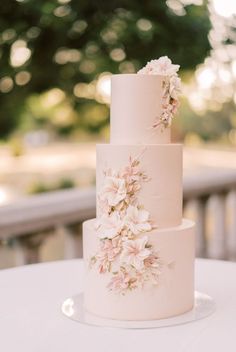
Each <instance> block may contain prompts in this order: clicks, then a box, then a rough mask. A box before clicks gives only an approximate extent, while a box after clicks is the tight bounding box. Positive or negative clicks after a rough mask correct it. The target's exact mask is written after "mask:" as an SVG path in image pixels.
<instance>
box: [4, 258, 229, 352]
mask: <svg viewBox="0 0 236 352" xmlns="http://www.w3.org/2000/svg"><path fill="white" fill-rule="evenodd" d="M82 289H83V263H82V261H80V260H70V261H63V262H54V263H45V264H37V265H29V266H25V267H20V268H16V269H9V270H3V271H1V272H0V351H1V352H87V351H89V352H92V351H94V352H100V351H101V352H108V351H109V352H118V351H119V352H125V351H129V352H133V351H135V352H149V351H153V352H154V351H158V352H165V351H171V352H178V351H186V352H193V351H196V352H203V351H209V352H211V351H214V352H217V351H220V352H222V351H225V352H226V351H227V352H229V351H236V264H235V263H230V262H220V261H210V260H197V261H196V289H197V290H198V291H201V292H205V293H207V294H209V295H211V296H212V297H213V298H214V299H215V301H216V304H217V311H216V312H215V313H214V314H213V315H212V316H210V317H208V318H205V319H203V320H199V321H196V322H193V323H189V324H185V325H180V326H175V327H168V328H159V329H149V330H124V329H114V328H99V327H93V326H86V325H81V324H79V323H77V322H74V321H72V320H70V319H68V318H66V317H64V316H63V315H62V313H61V311H60V306H61V303H62V302H63V300H64V299H65V298H67V297H70V296H71V295H74V294H76V293H78V292H79V291H81V290H82Z"/></svg>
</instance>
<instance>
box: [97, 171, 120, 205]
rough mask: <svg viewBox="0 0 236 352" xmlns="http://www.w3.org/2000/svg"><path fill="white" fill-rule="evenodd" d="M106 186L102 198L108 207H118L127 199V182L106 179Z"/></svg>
mask: <svg viewBox="0 0 236 352" xmlns="http://www.w3.org/2000/svg"><path fill="white" fill-rule="evenodd" d="M105 181H106V182H105V185H104V187H103V188H102V191H101V193H100V195H99V196H100V198H101V200H103V201H107V203H108V205H110V206H116V205H117V204H118V203H119V202H120V201H122V200H123V199H125V197H126V184H125V180H124V179H122V178H119V177H113V176H110V177H106V179H105Z"/></svg>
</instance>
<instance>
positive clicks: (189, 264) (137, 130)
mask: <svg viewBox="0 0 236 352" xmlns="http://www.w3.org/2000/svg"><path fill="white" fill-rule="evenodd" d="M178 69H179V66H178V65H173V64H172V63H171V61H170V59H168V58H167V57H161V58H160V59H158V60H152V61H151V62H149V63H148V64H147V65H146V66H145V67H144V68H143V69H142V70H140V71H139V72H138V73H137V74H120V75H114V76H113V77H112V79H111V82H112V100H111V138H110V144H100V145H98V146H97V176H96V180H97V218H96V219H92V220H88V221H85V222H84V225H83V250H84V259H85V265H86V283H85V291H84V305H85V309H86V310H87V311H88V312H90V313H93V314H95V315H98V316H101V317H106V318H111V319H118V320H151V319H162V318H167V317H172V316H175V315H179V314H182V313H185V312H187V311H189V310H191V309H192V307H193V303H194V223H193V222H192V221H190V220H187V219H182V146H181V145H180V144H172V143H171V142H170V125H171V121H172V118H173V116H174V115H175V113H176V111H177V108H178V95H179V92H180V79H179V77H178V75H177V71H178Z"/></svg>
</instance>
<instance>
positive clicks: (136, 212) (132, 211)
mask: <svg viewBox="0 0 236 352" xmlns="http://www.w3.org/2000/svg"><path fill="white" fill-rule="evenodd" d="M125 224H126V226H127V227H128V228H129V230H130V231H131V232H132V233H133V234H134V235H138V234H139V233H140V232H145V231H151V230H152V226H151V224H150V220H149V212H148V211H147V210H145V209H138V207H137V206H133V205H130V206H129V207H128V209H127V212H126V217H125Z"/></svg>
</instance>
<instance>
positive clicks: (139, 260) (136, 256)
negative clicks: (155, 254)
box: [121, 236, 151, 270]
mask: <svg viewBox="0 0 236 352" xmlns="http://www.w3.org/2000/svg"><path fill="white" fill-rule="evenodd" d="M147 242H148V237H147V236H144V237H142V238H140V239H137V240H129V241H124V243H123V251H122V253H121V261H123V263H125V264H127V265H132V266H133V267H134V268H135V269H137V270H141V269H143V268H144V260H145V259H146V258H148V256H149V255H150V254H151V250H150V249H148V248H146V245H147Z"/></svg>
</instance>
